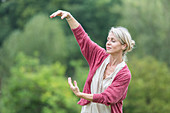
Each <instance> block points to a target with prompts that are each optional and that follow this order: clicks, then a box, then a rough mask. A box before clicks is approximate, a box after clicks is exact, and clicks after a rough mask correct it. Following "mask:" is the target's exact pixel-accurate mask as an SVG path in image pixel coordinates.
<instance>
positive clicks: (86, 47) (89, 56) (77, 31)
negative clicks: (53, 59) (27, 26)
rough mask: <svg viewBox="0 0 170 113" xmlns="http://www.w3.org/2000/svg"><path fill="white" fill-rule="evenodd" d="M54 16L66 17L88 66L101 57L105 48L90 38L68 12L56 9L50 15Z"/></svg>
mask: <svg viewBox="0 0 170 113" xmlns="http://www.w3.org/2000/svg"><path fill="white" fill-rule="evenodd" d="M56 16H60V17H61V19H64V18H66V20H67V22H68V24H69V26H70V28H71V29H72V31H73V33H74V36H75V38H76V40H77V42H78V44H79V46H80V49H81V52H82V54H83V56H84V57H85V58H86V60H87V62H88V64H89V66H90V67H92V66H93V64H94V61H97V60H98V59H101V58H100V57H102V56H103V55H105V54H106V51H105V49H104V48H101V47H100V46H98V45H97V44H96V43H94V42H93V41H92V40H91V39H90V37H89V36H88V34H87V33H86V32H85V30H84V29H83V28H82V26H81V25H80V24H79V22H78V21H77V20H76V19H75V18H74V17H73V16H72V15H71V14H70V13H69V12H67V11H62V10H58V11H56V12H54V13H53V14H52V15H51V16H50V17H51V18H54V17H56Z"/></svg>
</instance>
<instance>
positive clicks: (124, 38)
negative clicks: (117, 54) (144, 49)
mask: <svg viewBox="0 0 170 113" xmlns="http://www.w3.org/2000/svg"><path fill="white" fill-rule="evenodd" d="M109 32H111V33H113V34H114V35H115V37H116V38H117V39H118V40H119V41H120V43H121V44H122V45H123V44H126V45H127V47H126V49H125V50H124V51H123V55H122V56H123V60H124V61H126V60H127V58H126V54H127V52H130V51H132V49H133V48H134V45H135V41H134V40H132V37H131V35H130V33H129V31H128V30H127V29H126V28H124V27H116V28H114V27H112V28H111V29H110V31H109Z"/></svg>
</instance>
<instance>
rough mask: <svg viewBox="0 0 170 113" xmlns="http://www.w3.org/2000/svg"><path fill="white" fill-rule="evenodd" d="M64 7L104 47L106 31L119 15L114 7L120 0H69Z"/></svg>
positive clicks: (114, 23) (116, 20)
mask: <svg viewBox="0 0 170 113" xmlns="http://www.w3.org/2000/svg"><path fill="white" fill-rule="evenodd" d="M71 1H72V2H70V4H66V5H65V6H64V8H65V9H66V10H68V11H70V12H71V13H72V14H73V16H74V17H76V19H77V20H79V21H80V23H81V24H82V25H83V27H84V28H85V30H86V31H87V33H88V34H89V36H91V37H92V39H93V40H96V41H95V42H98V43H99V44H100V45H101V46H103V47H105V42H106V38H107V35H108V32H109V30H110V28H111V27H112V26H115V25H116V23H117V22H118V19H119V18H120V17H121V15H120V14H119V13H120V12H117V10H116V8H117V7H118V6H119V5H120V4H121V1H120V0H84V1H82V0H76V1H75V0H71ZM70 6H71V7H70ZM89 6H90V7H89Z"/></svg>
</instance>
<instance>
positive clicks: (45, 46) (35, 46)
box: [0, 14, 69, 76]
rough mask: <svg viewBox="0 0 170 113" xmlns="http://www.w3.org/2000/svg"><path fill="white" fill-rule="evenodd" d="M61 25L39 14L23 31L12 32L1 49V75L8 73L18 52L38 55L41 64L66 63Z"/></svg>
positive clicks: (66, 47) (65, 49)
mask: <svg viewBox="0 0 170 113" xmlns="http://www.w3.org/2000/svg"><path fill="white" fill-rule="evenodd" d="M58 21H60V20H58ZM61 24H62V22H61V21H60V22H57V21H56V20H55V21H53V20H50V19H49V18H48V16H46V15H44V14H39V15H37V16H35V17H34V18H32V19H31V20H30V21H29V22H28V23H27V24H26V25H25V28H24V30H23V31H20V30H16V31H14V32H13V33H12V34H11V35H10V37H9V38H8V40H6V41H5V43H4V45H3V48H2V49H1V55H0V62H1V69H0V70H1V72H2V73H3V72H4V74H2V75H6V74H5V73H6V72H9V71H7V70H9V69H10V66H12V65H13V60H14V57H15V56H16V55H17V54H18V52H20V51H22V52H24V53H25V54H26V55H29V56H34V55H35V54H38V56H39V59H40V62H41V63H46V64H49V63H53V62H55V61H60V62H62V63H64V62H66V61H65V59H66V58H67V55H68V48H69V47H68V46H67V39H66V36H65V34H64V31H63V29H62V26H61ZM2 75H1V76H2Z"/></svg>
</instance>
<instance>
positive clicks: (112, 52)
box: [50, 10, 135, 113]
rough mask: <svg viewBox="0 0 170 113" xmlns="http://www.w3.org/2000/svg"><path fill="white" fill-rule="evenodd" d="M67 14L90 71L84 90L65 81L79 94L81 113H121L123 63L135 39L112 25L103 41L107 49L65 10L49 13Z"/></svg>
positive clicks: (128, 76)
mask: <svg viewBox="0 0 170 113" xmlns="http://www.w3.org/2000/svg"><path fill="white" fill-rule="evenodd" d="M56 16H61V19H64V18H66V20H67V22H68V24H69V26H70V28H71V29H72V31H73V33H74V35H75V38H76V40H77V42H78V44H79V46H80V49H81V52H82V54H83V56H84V57H85V58H86V60H87V62H88V64H89V67H90V71H89V74H88V77H87V80H86V82H85V85H84V89H83V92H80V91H79V88H78V86H77V82H76V81H74V85H73V84H72V81H71V78H70V77H69V78H68V83H69V85H70V88H71V90H72V91H73V92H74V94H75V95H76V96H77V97H79V98H81V99H80V101H79V102H78V104H80V105H82V110H81V113H122V104H123V100H124V99H125V98H126V94H127V89H128V85H129V82H130V79H131V73H130V71H129V69H128V67H127V65H126V63H125V61H124V60H125V55H126V53H127V52H129V51H131V50H132V48H133V46H134V45H135V42H134V41H133V40H132V39H131V36H130V34H129V32H128V30H127V29H125V28H123V27H118V28H114V27H112V28H111V30H110V32H109V34H108V37H107V43H106V50H105V49H103V48H101V47H100V46H98V45H97V44H96V43H94V42H93V41H91V39H90V38H89V36H88V35H87V33H86V32H85V31H84V29H83V28H82V26H81V25H80V24H79V23H78V22H77V20H76V19H75V18H74V17H73V16H72V15H71V14H70V13H69V12H67V11H62V10H58V11H56V12H54V13H53V14H52V15H51V16H50V17H51V18H53V17H56Z"/></svg>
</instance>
